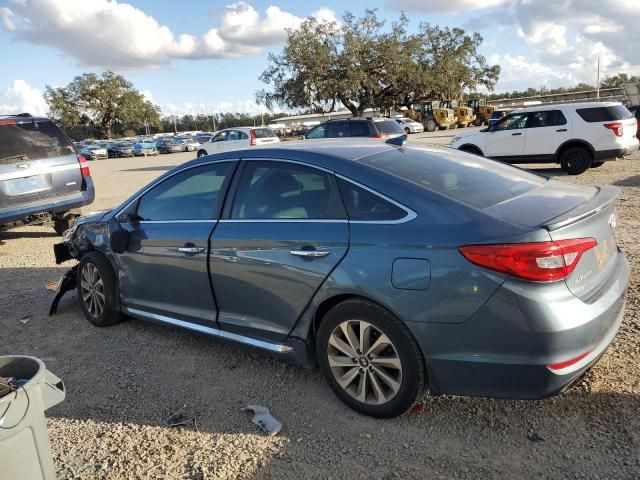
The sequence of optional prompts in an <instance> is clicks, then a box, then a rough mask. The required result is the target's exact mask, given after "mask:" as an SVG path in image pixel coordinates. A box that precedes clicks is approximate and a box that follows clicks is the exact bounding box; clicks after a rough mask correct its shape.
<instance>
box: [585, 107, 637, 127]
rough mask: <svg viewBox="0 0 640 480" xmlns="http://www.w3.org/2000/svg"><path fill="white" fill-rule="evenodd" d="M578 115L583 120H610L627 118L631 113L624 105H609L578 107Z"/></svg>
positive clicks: (631, 116) (630, 116)
mask: <svg viewBox="0 0 640 480" xmlns="http://www.w3.org/2000/svg"><path fill="white" fill-rule="evenodd" d="M576 112H578V115H580V117H582V119H583V120H584V121H585V122H589V123H594V122H611V121H613V120H628V119H630V118H633V115H632V114H631V112H630V111H629V110H627V107H625V106H624V105H610V106H606V107H591V108H578V109H577V110H576Z"/></svg>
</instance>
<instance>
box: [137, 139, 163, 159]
mask: <svg viewBox="0 0 640 480" xmlns="http://www.w3.org/2000/svg"><path fill="white" fill-rule="evenodd" d="M158 153H159V152H158V149H157V148H156V143H155V142H138V143H136V144H135V145H134V146H133V155H135V156H136V157H142V156H145V157H146V156H147V155H158Z"/></svg>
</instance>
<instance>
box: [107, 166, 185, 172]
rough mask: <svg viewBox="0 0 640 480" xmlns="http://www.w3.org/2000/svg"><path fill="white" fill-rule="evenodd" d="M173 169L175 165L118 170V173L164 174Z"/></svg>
mask: <svg viewBox="0 0 640 480" xmlns="http://www.w3.org/2000/svg"><path fill="white" fill-rule="evenodd" d="M173 167H175V165H157V166H155V167H140V168H130V169H128V170H120V171H121V172H164V171H167V170H169V169H171V168H173Z"/></svg>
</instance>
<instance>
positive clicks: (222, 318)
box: [209, 160, 349, 341]
mask: <svg viewBox="0 0 640 480" xmlns="http://www.w3.org/2000/svg"><path fill="white" fill-rule="evenodd" d="M243 164H244V165H243V168H242V173H241V174H240V175H236V179H237V180H234V183H235V184H236V185H235V186H234V187H232V191H233V190H234V189H235V190H236V192H235V199H234V201H233V204H232V205H230V206H229V207H228V211H227V212H225V213H226V215H225V216H226V217H228V218H226V219H223V220H221V221H220V223H219V225H218V227H217V228H216V229H215V231H214V232H213V235H212V236H211V254H210V268H209V269H210V272H211V279H212V284H213V288H214V291H215V293H216V299H217V301H218V307H219V309H220V314H219V317H218V320H219V323H220V328H222V329H225V330H228V331H231V332H234V333H238V334H241V335H246V336H252V337H257V338H262V339H265V340H271V341H278V340H283V339H284V338H285V337H286V336H287V334H288V333H289V331H290V330H291V329H292V328H293V326H294V325H295V323H296V321H297V320H298V318H299V317H300V315H301V314H302V312H303V311H304V309H305V307H306V306H307V304H308V303H309V302H310V301H311V299H312V298H313V295H314V294H315V292H316V291H317V289H318V288H319V287H320V285H321V284H322V282H323V281H324V280H325V279H326V278H327V276H328V275H329V274H330V272H331V271H332V270H333V269H334V268H335V266H336V265H337V264H338V263H339V262H340V260H341V259H342V258H343V257H344V255H345V254H346V252H347V249H348V245H349V225H348V222H347V219H346V214H345V211H344V205H343V204H342V200H341V198H340V194H339V191H338V189H337V185H336V180H335V178H334V176H333V174H331V173H329V172H326V171H324V170H320V169H317V168H314V167H310V166H305V165H302V164H297V163H291V162H284V161H277V160H273V161H264V160H247V161H244V162H243ZM225 209H227V207H225Z"/></svg>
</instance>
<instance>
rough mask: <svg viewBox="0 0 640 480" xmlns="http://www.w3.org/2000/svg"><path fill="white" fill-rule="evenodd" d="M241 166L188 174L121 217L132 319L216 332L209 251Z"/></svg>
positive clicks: (123, 274) (124, 291)
mask: <svg viewBox="0 0 640 480" xmlns="http://www.w3.org/2000/svg"><path fill="white" fill-rule="evenodd" d="M235 164H236V162H231V161H226V162H216V163H210V164H205V165H199V166H195V167H191V168H186V169H184V170H182V171H181V172H178V173H176V174H174V175H172V176H170V177H167V178H166V179H164V180H163V181H161V182H160V183H158V184H156V185H155V186H153V187H152V188H151V189H150V190H148V191H147V192H146V193H144V194H143V195H142V196H141V197H140V198H139V199H138V200H137V201H136V202H134V204H132V205H131V206H129V207H127V209H125V212H123V213H121V214H119V215H118V216H117V217H116V219H117V220H119V221H120V224H121V226H122V227H123V228H124V229H126V230H128V231H129V232H130V241H129V246H128V248H127V251H126V252H124V253H122V254H117V255H116V261H117V262H118V264H119V268H118V272H119V279H118V280H119V284H120V296H121V300H122V302H123V303H124V304H125V305H126V306H127V307H128V308H129V309H131V310H132V313H137V312H136V311H138V312H139V311H142V312H147V313H152V314H156V315H162V316H166V317H170V318H173V319H178V320H181V321H189V322H192V323H198V324H202V325H205V326H210V327H213V326H215V323H216V313H217V308H216V304H215V301H214V297H213V292H212V290H211V285H210V283H209V274H208V262H207V249H208V241H209V236H210V235H211V232H212V231H213V229H214V228H215V226H216V224H217V221H218V216H219V211H220V206H221V203H222V200H223V197H224V195H225V191H226V187H227V184H228V182H229V180H230V177H231V175H232V174H233V170H234V167H235Z"/></svg>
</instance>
